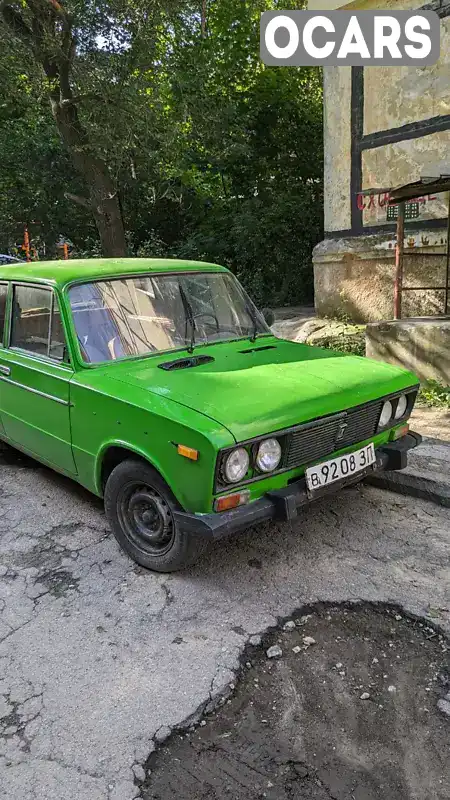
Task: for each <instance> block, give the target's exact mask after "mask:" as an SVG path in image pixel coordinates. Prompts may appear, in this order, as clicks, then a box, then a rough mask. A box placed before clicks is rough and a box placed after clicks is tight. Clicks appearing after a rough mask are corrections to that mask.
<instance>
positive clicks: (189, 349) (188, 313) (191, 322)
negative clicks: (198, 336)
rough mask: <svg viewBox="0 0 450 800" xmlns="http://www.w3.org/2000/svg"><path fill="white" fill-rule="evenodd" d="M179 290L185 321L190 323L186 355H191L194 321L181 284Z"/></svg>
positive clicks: (193, 339)
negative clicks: (189, 341) (189, 340)
mask: <svg viewBox="0 0 450 800" xmlns="http://www.w3.org/2000/svg"><path fill="white" fill-rule="evenodd" d="M179 289H180V297H181V301H182V303H183V308H184V313H185V315H186V319H187V320H188V321H189V322H190V325H191V343H190V345H189V347H188V348H187V351H188V353H193V352H194V345H195V320H194V314H193V313H192V306H191V304H190V302H189V300H188V299H187V297H186V292H185V291H184V289H183V287H182V285H181V283H180V284H179Z"/></svg>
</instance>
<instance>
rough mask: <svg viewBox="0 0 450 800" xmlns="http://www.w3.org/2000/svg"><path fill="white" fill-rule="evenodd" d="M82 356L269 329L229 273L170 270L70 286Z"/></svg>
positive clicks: (103, 357)
mask: <svg viewBox="0 0 450 800" xmlns="http://www.w3.org/2000/svg"><path fill="white" fill-rule="evenodd" d="M69 299H70V306H71V309H72V315H73V321H74V325H75V330H76V334H77V337H78V341H79V343H80V348H81V353H82V356H83V359H84V360H85V361H87V362H89V363H97V362H100V361H112V360H115V359H117V358H124V357H127V356H139V355H144V354H148V353H152V352H164V351H165V350H173V349H176V348H184V347H188V348H190V347H191V345H192V344H194V345H195V344H207V343H209V342H218V341H224V340H226V339H239V338H244V337H252V336H253V335H254V334H255V335H258V334H261V333H269V332H270V329H269V328H268V327H267V325H266V323H265V321H264V318H263V317H262V315H261V314H260V313H259V312H258V311H257V310H256V308H255V306H254V305H253V303H252V301H251V300H250V299H249V297H248V296H247V295H246V294H245V292H244V290H243V289H242V287H241V285H240V284H239V283H238V281H237V280H236V279H235V278H234V277H233V276H232V275H230V274H229V273H221V272H204V273H196V274H185V273H184V274H181V273H173V272H172V273H168V274H165V275H142V276H139V277H135V278H121V279H114V280H109V281H98V282H95V283H84V284H81V285H78V286H73V287H72V288H71V289H70V290H69Z"/></svg>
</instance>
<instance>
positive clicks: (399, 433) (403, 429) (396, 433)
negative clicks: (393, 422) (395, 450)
mask: <svg viewBox="0 0 450 800" xmlns="http://www.w3.org/2000/svg"><path fill="white" fill-rule="evenodd" d="M407 433H409V425H402V427H401V428H397V430H396V431H394V442H395V441H396V440H397V439H401V438H402V436H406V434H407Z"/></svg>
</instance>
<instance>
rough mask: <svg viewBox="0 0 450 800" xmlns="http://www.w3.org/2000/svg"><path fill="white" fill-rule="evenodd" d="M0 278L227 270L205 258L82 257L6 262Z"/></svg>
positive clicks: (62, 281)
mask: <svg viewBox="0 0 450 800" xmlns="http://www.w3.org/2000/svg"><path fill="white" fill-rule="evenodd" d="M1 266H2V265H1V264H0V279H2V278H3V279H8V280H17V281H28V282H32V283H34V282H40V283H47V284H50V285H52V286H60V287H62V286H65V285H66V284H68V283H73V282H86V281H91V280H99V279H102V278H103V279H106V278H119V277H122V276H127V275H140V274H142V273H144V274H145V273H148V272H191V271H192V272H198V271H200V272H227V271H228V270H227V269H226V267H221V266H219V265H218V264H209V263H207V262H205V261H183V260H181V259H175V258H172V259H169V258H83V259H69V260H67V261H32V262H31V263H19V264H8V265H5V266H7V269H5V271H4V272H2V270H1Z"/></svg>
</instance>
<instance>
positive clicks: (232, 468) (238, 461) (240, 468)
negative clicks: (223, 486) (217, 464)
mask: <svg viewBox="0 0 450 800" xmlns="http://www.w3.org/2000/svg"><path fill="white" fill-rule="evenodd" d="M249 465H250V457H249V455H248V453H247V450H246V449H245V447H237V448H236V450H233V451H232V452H231V453H230V454H229V455H228V456H227V457H226V459H225V461H224V464H223V474H224V476H225V478H226V480H227V481H228V482H229V483H237V482H238V481H241V480H242V478H243V477H244V476H245V475H246V474H247V472H248V468H249Z"/></svg>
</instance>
